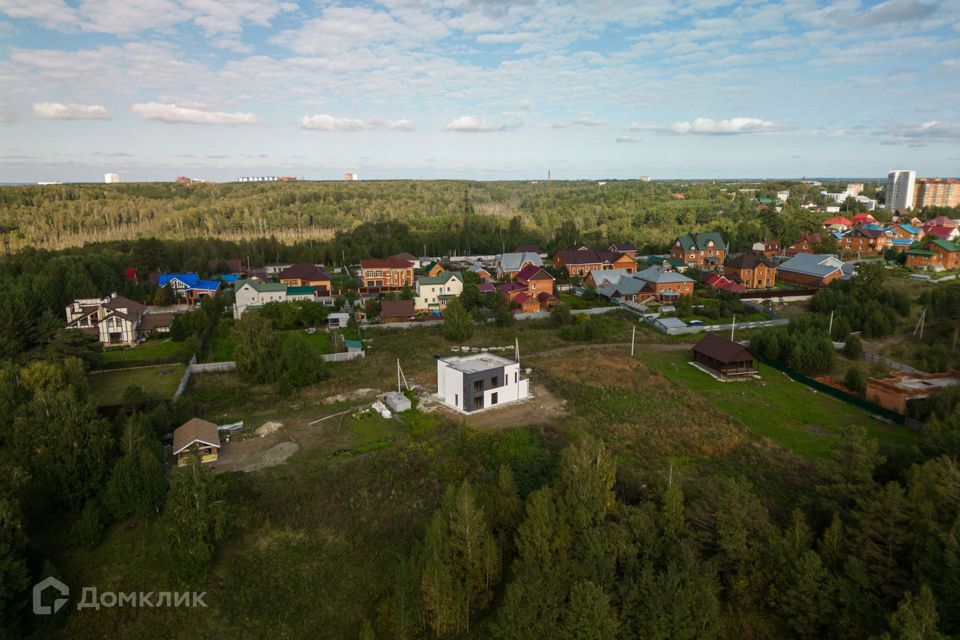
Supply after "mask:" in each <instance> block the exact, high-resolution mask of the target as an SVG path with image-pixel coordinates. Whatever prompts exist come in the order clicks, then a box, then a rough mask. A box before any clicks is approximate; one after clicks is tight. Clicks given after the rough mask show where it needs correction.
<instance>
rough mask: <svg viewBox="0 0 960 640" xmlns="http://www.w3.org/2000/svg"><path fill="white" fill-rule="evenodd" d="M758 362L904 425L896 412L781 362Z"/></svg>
mask: <svg viewBox="0 0 960 640" xmlns="http://www.w3.org/2000/svg"><path fill="white" fill-rule="evenodd" d="M760 361H761V362H763V363H764V364H766V365H769V366H771V367H773V368H774V369H776V370H778V371H782V372H784V373H785V374H787V375H788V376H790V378H791V379H793V380H796V381H797V382H801V383H803V384H805V385H807V386H808V387H810V388H811V389H814V390H816V391H819V392H821V393H825V394H827V395H828V396H833V397H834V398H837V399H838V400H842V401H843V402H846V403H847V404H852V405H854V406H856V407H859V408H861V409H864V410H865V411H869V412H870V413H872V414H874V415H878V416H881V417H883V418H886V419H888V420H892V421H893V422H896V423H898V424H905V418H904V416H902V415H900V414H899V413H897V412H896V411H891V410H889V409H885V408H883V407H881V406H880V405H878V404H874V403H872V402H870V401H868V400H864V399H863V398H858V397H856V396H852V395H850V394H849V393H844V392H843V391H840V390H839V389H835V388H834V387H831V386H830V385H827V384H823V383H822V382H818V381H816V380H814V379H813V378H810V377H808V376H805V375H804V374H802V373H800V372H799V371H794V370H793V369H791V368H790V367H788V366H787V365H785V364H783V363H782V362H779V361H777V360H770V359H768V358H760ZM911 428H915V427H914V426H913V425H911Z"/></svg>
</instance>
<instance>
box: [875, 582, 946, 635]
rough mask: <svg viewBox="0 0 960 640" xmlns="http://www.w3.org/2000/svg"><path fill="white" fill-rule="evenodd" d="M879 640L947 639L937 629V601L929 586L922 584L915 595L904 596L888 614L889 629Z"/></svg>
mask: <svg viewBox="0 0 960 640" xmlns="http://www.w3.org/2000/svg"><path fill="white" fill-rule="evenodd" d="M880 640H947V636H945V635H944V634H942V633H940V631H938V630H937V603H936V601H935V600H934V598H933V592H932V591H930V587H928V586H927V585H923V586H922V587H920V593H918V594H917V595H916V596H914V595H913V594H912V593H908V594H907V595H906V596H904V598H903V600H902V601H901V603H900V606H899V607H897V610H896V612H895V613H894V614H893V615H891V616H890V630H889V631H888V632H886V633H885V634H883V635H882V636H880Z"/></svg>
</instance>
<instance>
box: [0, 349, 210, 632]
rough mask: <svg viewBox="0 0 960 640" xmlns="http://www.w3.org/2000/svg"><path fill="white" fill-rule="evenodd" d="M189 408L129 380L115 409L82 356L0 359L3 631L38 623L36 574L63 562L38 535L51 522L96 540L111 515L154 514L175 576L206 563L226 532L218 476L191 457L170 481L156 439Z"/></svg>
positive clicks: (76, 537) (193, 573) (87, 542)
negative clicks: (113, 413) (33, 593)
mask: <svg viewBox="0 0 960 640" xmlns="http://www.w3.org/2000/svg"><path fill="white" fill-rule="evenodd" d="M192 415H193V410H192V407H191V406H190V404H189V403H188V402H183V401H181V402H175V403H173V404H170V403H168V402H166V401H164V400H162V399H160V398H157V397H154V396H151V395H150V394H146V393H144V392H143V391H141V390H140V389H139V388H137V387H135V386H132V387H130V388H128V389H127V390H126V392H125V393H124V396H123V410H122V411H121V412H120V414H119V415H118V416H117V417H116V418H115V419H114V420H108V419H106V418H104V417H103V416H101V415H100V414H99V413H98V412H97V408H96V406H95V403H94V402H93V400H92V398H91V397H90V395H89V391H88V388H87V372H86V369H85V366H84V363H83V362H82V361H81V360H80V359H77V358H66V359H64V360H62V361H61V362H54V361H46V360H36V361H33V362H30V363H29V364H27V365H25V366H22V367H18V366H17V365H14V364H12V363H9V362H8V363H4V364H2V365H0V635H2V636H3V637H11V638H16V637H20V636H21V635H25V634H28V633H30V632H32V631H35V630H36V629H35V628H34V625H36V624H40V623H42V622H43V621H42V620H40V619H39V618H37V617H36V616H30V615H28V612H29V609H28V603H29V602H30V585H32V584H34V583H36V582H38V581H39V580H41V579H43V578H45V577H47V576H51V575H53V576H57V575H59V571H58V570H57V568H56V566H55V565H54V563H53V562H51V559H50V558H49V557H47V556H46V555H45V551H44V548H43V547H42V546H41V545H38V544H34V543H33V538H34V537H42V535H44V532H45V531H46V530H47V529H49V528H50V526H51V522H58V523H64V524H65V525H67V526H68V527H69V526H72V531H71V538H70V540H71V542H70V544H73V545H77V546H87V547H95V546H97V545H98V544H99V543H100V540H101V538H102V536H103V533H104V531H105V529H106V527H107V526H108V525H109V524H111V523H112V522H117V521H124V520H127V519H128V518H131V517H135V518H140V519H144V520H152V519H157V518H159V519H160V523H161V526H162V528H161V530H162V532H163V536H164V550H165V552H166V553H167V554H169V556H170V558H169V562H168V563H167V566H169V567H170V568H171V572H172V573H171V580H175V579H178V578H186V577H193V578H195V577H197V576H199V575H201V574H203V573H204V572H205V570H206V567H207V565H208V564H209V562H210V561H211V560H212V558H213V551H214V544H215V542H216V541H217V540H219V539H220V538H221V537H222V535H223V530H224V524H225V517H226V512H225V505H224V503H223V501H222V499H221V498H222V493H223V487H222V485H221V484H220V482H219V481H218V480H217V479H215V478H213V477H212V476H211V475H210V474H209V472H208V471H207V470H201V469H200V467H199V460H197V459H196V457H195V456H194V458H193V461H192V463H191V465H190V466H188V467H187V468H186V469H184V470H179V471H176V472H174V474H173V476H172V479H170V480H168V474H167V471H166V469H165V468H164V460H163V449H162V447H161V444H160V438H161V436H163V435H164V434H167V433H169V432H170V431H172V430H173V428H174V427H176V426H178V425H179V424H181V423H182V422H185V421H186V420H187V419H188V418H190V417H192ZM70 523H72V525H71V524H70ZM66 530H68V531H70V529H69V528H68V529H66Z"/></svg>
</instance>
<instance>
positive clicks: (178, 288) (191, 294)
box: [157, 273, 220, 304]
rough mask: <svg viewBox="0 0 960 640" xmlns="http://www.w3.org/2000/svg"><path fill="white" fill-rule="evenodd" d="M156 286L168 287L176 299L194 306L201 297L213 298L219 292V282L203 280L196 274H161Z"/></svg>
mask: <svg viewBox="0 0 960 640" xmlns="http://www.w3.org/2000/svg"><path fill="white" fill-rule="evenodd" d="M157 286H159V287H170V288H171V289H173V291H174V292H175V293H176V294H177V297H178V298H182V299H184V300H186V301H187V302H188V303H190V304H196V303H198V302H199V301H200V298H202V297H203V296H215V295H217V292H218V291H219V290H220V281H219V280H204V279H202V278H201V277H200V276H198V275H197V274H196V273H163V274H160V277H159V278H158V279H157Z"/></svg>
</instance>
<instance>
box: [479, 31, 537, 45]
mask: <svg viewBox="0 0 960 640" xmlns="http://www.w3.org/2000/svg"><path fill="white" fill-rule="evenodd" d="M536 37H537V34H535V33H531V32H529V31H521V32H517V33H481V34H480V35H478V36H477V42H479V43H480V44H516V43H520V42H526V41H528V40H533V39H534V38H536Z"/></svg>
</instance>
